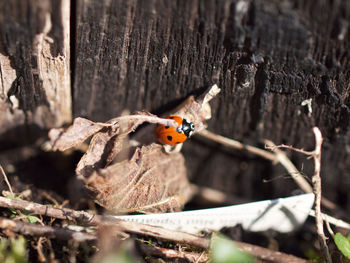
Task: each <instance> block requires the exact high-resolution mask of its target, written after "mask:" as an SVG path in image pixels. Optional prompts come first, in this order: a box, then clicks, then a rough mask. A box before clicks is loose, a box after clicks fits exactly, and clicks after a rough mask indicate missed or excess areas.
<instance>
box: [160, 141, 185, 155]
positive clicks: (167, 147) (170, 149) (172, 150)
mask: <svg viewBox="0 0 350 263" xmlns="http://www.w3.org/2000/svg"><path fill="white" fill-rule="evenodd" d="M163 149H164V151H165V152H166V153H167V154H171V153H178V152H180V151H181V149H182V143H179V144H176V145H175V146H171V145H167V144H165V145H163Z"/></svg>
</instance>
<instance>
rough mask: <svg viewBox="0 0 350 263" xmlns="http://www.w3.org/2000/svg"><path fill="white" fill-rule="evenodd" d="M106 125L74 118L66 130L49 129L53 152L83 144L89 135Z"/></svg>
mask: <svg viewBox="0 0 350 263" xmlns="http://www.w3.org/2000/svg"><path fill="white" fill-rule="evenodd" d="M105 126H106V125H105V124H103V123H98V122H93V121H90V120H88V119H84V118H80V117H78V118H76V119H75V120H74V122H73V124H72V125H71V126H70V127H69V128H68V129H67V130H64V129H63V128H59V129H51V130H50V132H49V138H50V141H51V144H52V149H53V150H54V151H56V150H59V151H65V150H67V149H69V148H72V147H75V146H77V145H79V144H81V143H83V142H84V141H85V140H86V139H87V138H89V137H90V136H91V135H93V134H95V133H96V132H98V131H99V130H101V129H102V128H103V127H105Z"/></svg>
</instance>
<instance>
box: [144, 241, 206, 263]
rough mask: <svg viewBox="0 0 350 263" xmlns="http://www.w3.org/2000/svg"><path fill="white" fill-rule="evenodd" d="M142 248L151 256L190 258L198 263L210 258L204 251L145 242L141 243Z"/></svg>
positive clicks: (189, 259) (190, 260)
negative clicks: (151, 244)
mask: <svg viewBox="0 0 350 263" xmlns="http://www.w3.org/2000/svg"><path fill="white" fill-rule="evenodd" d="M140 248H141V250H142V252H143V253H145V254H146V255H149V256H159V257H165V258H172V259H176V258H178V259H180V258H181V259H184V260H188V261H189V262H196V263H201V262H207V261H208V260H209V257H208V255H207V254H206V253H204V252H202V253H196V252H188V251H181V250H175V249H169V248H162V247H156V246H150V245H145V244H141V245H140Z"/></svg>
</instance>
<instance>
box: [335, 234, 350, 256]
mask: <svg viewBox="0 0 350 263" xmlns="http://www.w3.org/2000/svg"><path fill="white" fill-rule="evenodd" d="M334 242H335V244H336V245H337V247H338V249H339V250H340V251H341V253H343V255H344V256H345V257H346V258H348V259H350V241H349V239H347V238H346V237H345V236H343V235H342V234H341V233H336V234H335V235H334Z"/></svg>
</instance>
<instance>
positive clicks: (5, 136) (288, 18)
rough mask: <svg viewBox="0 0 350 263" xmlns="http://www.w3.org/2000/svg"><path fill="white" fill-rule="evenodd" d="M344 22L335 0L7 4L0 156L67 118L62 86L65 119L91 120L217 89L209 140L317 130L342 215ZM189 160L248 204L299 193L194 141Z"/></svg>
mask: <svg viewBox="0 0 350 263" xmlns="http://www.w3.org/2000/svg"><path fill="white" fill-rule="evenodd" d="M70 10H72V14H73V19H72V20H71V22H73V23H71V24H70V20H69V15H70ZM349 21H350V3H348V1H331V0H325V1H317V0H312V1H306V0H304V1H302V0H287V1H283V2H281V1H272V0H271V1H258V0H255V1H254V0H252V1H243V0H237V1H235V0H227V1H211V0H204V1H199V0H193V1H177V2H174V1H161V0H150V1H139V0H131V1H121V0H104V1H83V0H77V1H76V3H75V2H74V1H73V7H72V9H70V2H69V1H68V0H60V1H52V0H45V1H30V0H27V1H22V0H16V1H10V2H9V1H3V2H1V3H0V77H1V78H0V149H4V148H6V147H7V144H6V142H7V141H9V139H10V138H11V137H12V138H15V139H17V140H18V138H23V137H30V135H32V136H34V137H38V136H39V134H38V133H36V132H37V131H40V130H41V129H46V128H49V127H52V126H59V125H61V124H62V123H63V122H65V121H69V120H70V119H71V97H70V78H71V77H72V79H73V81H74V82H73V91H74V94H73V100H74V116H84V117H88V118H90V119H93V120H99V121H105V120H108V119H110V118H112V117H115V116H118V115H120V114H121V112H122V110H123V109H126V108H127V109H129V110H131V111H134V110H140V109H147V110H149V111H151V112H153V113H162V112H164V111H166V110H169V109H171V108H172V107H173V106H176V105H177V104H178V103H179V102H181V101H182V100H183V99H185V98H186V97H187V96H188V95H190V94H195V95H196V94H201V93H202V92H203V91H204V90H205V88H206V87H208V86H209V85H211V84H213V83H217V84H218V85H219V86H220V88H222V93H221V95H220V96H219V97H218V98H217V99H215V100H214V101H213V103H212V105H213V118H212V120H211V121H210V123H209V129H210V130H212V131H215V132H217V133H219V134H222V135H225V136H228V137H232V138H235V139H238V140H241V141H243V142H247V143H251V144H255V145H259V143H261V141H262V139H264V138H268V139H271V140H273V141H274V142H275V143H287V144H293V145H294V146H296V147H305V148H311V147H312V146H313V141H314V140H313V135H312V132H311V128H312V127H313V126H314V125H317V126H319V127H320V129H321V131H322V132H323V134H324V136H325V143H324V148H323V150H324V153H323V167H322V172H323V177H324V181H323V182H324V185H325V186H327V187H325V189H324V190H325V195H326V196H327V197H329V198H331V199H333V200H334V201H337V202H338V203H339V204H341V205H344V206H346V208H348V209H349V208H350V207H349V206H350V200H349V198H350V195H349V194H348V189H349V186H350V179H349V177H348V174H349V171H350V165H349V164H348V163H349V161H350V160H349V153H348V152H349V150H348V149H349V144H350V142H349V139H348V135H349V120H350V119H349V115H350V110H349V104H350V97H349V94H350V90H349V85H348V79H349V75H350V73H349V71H350V65H349V58H350V54H349V52H348V50H349V32H348V29H349ZM70 30H72V35H73V38H74V39H73V41H72V43H71V44H73V45H70V43H69V31H70ZM70 52H72V54H73V55H74V56H73V57H72V60H71V61H70V60H69V59H70V58H69V56H70ZM70 62H71V63H72V65H73V68H72V75H70V72H69V66H70ZM305 100H309V101H310V103H311V104H310V105H311V109H312V112H310V111H309V110H308V108H307V107H306V106H302V102H303V101H305ZM28 128H29V129H28ZM17 131H18V132H17ZM33 131H35V133H33ZM18 143H19V144H20V142H18ZM260 145H262V144H260ZM184 153H185V155H186V161H187V163H188V169H189V171H190V172H189V174H191V176H192V180H194V181H196V182H198V183H201V184H204V185H210V186H212V187H216V188H219V189H221V190H224V191H227V192H231V193H236V194H240V195H243V196H246V197H253V198H257V199H258V198H259V199H261V198H263V197H269V198H270V197H273V196H275V197H278V196H283V195H290V193H291V192H292V191H293V190H294V189H296V186H295V185H294V183H293V182H292V181H291V180H285V179H283V178H279V177H278V176H280V175H284V174H285V172H284V171H283V170H282V169H281V168H280V167H273V166H272V165H271V164H270V163H268V162H265V161H262V160H260V159H258V158H254V157H251V156H247V155H246V154H242V153H239V152H234V151H231V150H227V149H224V148H222V147H217V145H213V144H212V143H210V142H206V141H204V140H202V139H198V138H194V139H192V140H191V141H190V142H188V143H186V144H185V149H184ZM291 156H292V158H293V161H295V162H296V163H297V164H298V166H299V167H300V168H303V169H304V170H303V171H304V172H305V173H306V174H310V172H311V169H312V167H311V165H310V163H308V162H307V161H305V159H304V157H302V156H299V155H298V154H291ZM304 164H305V165H304ZM276 177H277V178H278V179H276V180H273V181H271V182H269V183H262V179H263V178H266V179H272V178H276Z"/></svg>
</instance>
